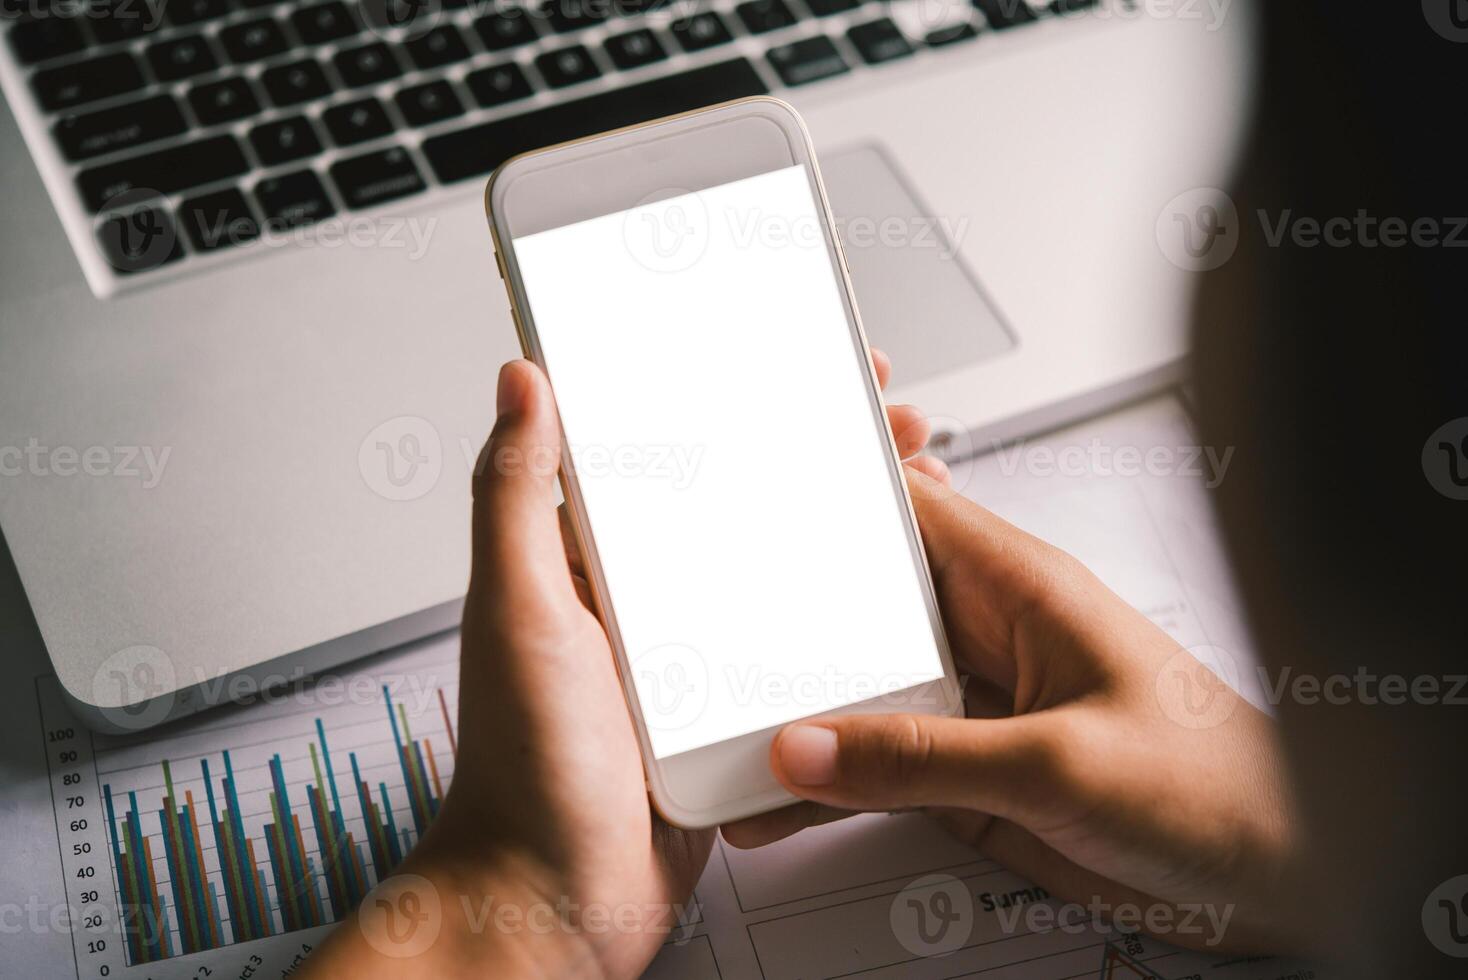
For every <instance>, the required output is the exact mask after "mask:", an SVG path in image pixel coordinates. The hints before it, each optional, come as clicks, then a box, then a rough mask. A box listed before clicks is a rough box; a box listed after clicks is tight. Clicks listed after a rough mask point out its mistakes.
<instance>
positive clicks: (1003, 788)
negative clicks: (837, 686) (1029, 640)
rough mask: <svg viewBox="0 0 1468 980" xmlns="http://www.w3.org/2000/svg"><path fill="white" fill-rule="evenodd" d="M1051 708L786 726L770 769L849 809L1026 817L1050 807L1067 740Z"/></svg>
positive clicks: (811, 796)
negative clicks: (986, 716)
mask: <svg viewBox="0 0 1468 980" xmlns="http://www.w3.org/2000/svg"><path fill="white" fill-rule="evenodd" d="M1050 714H1052V713H1040V714H1033V715H1024V716H1021V717H1016V718H1005V719H1002V720H976V719H966V718H942V717H938V716H934V715H853V716H850V717H845V718H827V719H823V720H821V721H819V722H802V723H797V724H794V725H789V726H787V727H786V728H784V729H783V730H782V731H781V732H780V733H779V734H778V735H777V736H776V737H775V741H774V744H773V745H771V747H770V761H771V768H772V770H773V771H774V774H775V776H776V778H777V779H779V780H780V782H781V783H782V784H783V785H784V786H785V787H786V788H787V789H789V790H790V791H791V792H792V793H795V794H796V795H798V796H800V797H802V798H804V799H807V800H811V801H813V802H816V803H822V804H825V805H827V806H831V807H837V808H841V809H846V810H895V809H901V808H905V807H929V806H946V807H962V808H964V809H970V810H979V811H982V812H984V813H990V814H994V815H996V816H1000V817H1005V818H1008V819H1014V820H1020V821H1023V820H1025V819H1026V818H1028V817H1031V816H1032V815H1034V814H1035V813H1036V812H1038V811H1041V810H1043V809H1044V808H1045V803H1046V801H1047V800H1048V799H1050V798H1051V797H1053V796H1054V794H1055V792H1056V787H1057V784H1063V777H1062V775H1061V774H1060V773H1059V772H1058V770H1059V762H1060V759H1061V754H1060V749H1059V747H1058V745H1057V744H1056V742H1055V739H1054V738H1053V737H1052V735H1051V734H1050V727H1049V726H1048V725H1047V723H1046V722H1047V718H1048V717H1049V715H1050Z"/></svg>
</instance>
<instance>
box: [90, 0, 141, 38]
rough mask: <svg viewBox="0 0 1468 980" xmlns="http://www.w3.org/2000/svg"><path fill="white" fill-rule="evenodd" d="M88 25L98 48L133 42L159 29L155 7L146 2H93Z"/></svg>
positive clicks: (105, 0) (95, 0) (113, 0)
mask: <svg viewBox="0 0 1468 980" xmlns="http://www.w3.org/2000/svg"><path fill="white" fill-rule="evenodd" d="M87 24H88V25H89V26H90V27H91V28H92V36H93V37H95V38H96V39H97V43H98V44H112V43H113V42H114V41H134V40H137V39H138V38H140V37H142V36H143V35H144V34H147V33H149V32H150V31H155V30H157V29H158V19H157V14H156V7H151V6H149V5H148V4H147V3H145V2H144V0H93V2H92V3H90V4H88V5H87Z"/></svg>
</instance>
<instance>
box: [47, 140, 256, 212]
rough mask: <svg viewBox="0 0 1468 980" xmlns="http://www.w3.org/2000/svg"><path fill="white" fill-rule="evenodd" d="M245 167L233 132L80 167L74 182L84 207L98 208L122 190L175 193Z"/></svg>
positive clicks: (239, 172)
mask: <svg viewBox="0 0 1468 980" xmlns="http://www.w3.org/2000/svg"><path fill="white" fill-rule="evenodd" d="M249 169H250V165H249V163H248V162H247V161H246V160H245V154H244V152H243V151H242V150H241V149H240V145H239V143H238V142H236V140H235V138H234V137H233V136H213V137H210V138H209V139H204V140H198V141H197V142H194V143H185V144H183V145H182V146H171V147H169V148H168V149H166V150H159V151H158V152H156V153H147V154H144V155H142V156H136V157H132V158H130V159H127V160H119V161H117V162H116V163H108V164H104V165H102V166H100V167H93V168H92V169H91V170H83V171H82V172H81V173H80V174H78V175H77V179H76V182H77V187H78V189H80V191H81V194H82V200H84V201H85V202H86V204H87V207H89V208H91V209H92V210H93V211H98V210H101V208H102V205H103V204H105V203H107V201H109V200H110V199H112V198H113V197H116V196H117V195H118V194H121V193H122V192H123V191H129V190H134V189H147V190H153V191H157V192H158V193H160V194H177V193H178V192H179V191H186V190H188V189H189V188H190V187H198V186H200V185H202V184H210V183H213V182H214V181H218V180H226V179H228V178H230V177H238V176H239V175H240V174H242V173H244V172H245V171H246V170H249Z"/></svg>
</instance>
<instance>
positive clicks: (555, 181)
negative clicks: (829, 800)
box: [485, 96, 963, 828]
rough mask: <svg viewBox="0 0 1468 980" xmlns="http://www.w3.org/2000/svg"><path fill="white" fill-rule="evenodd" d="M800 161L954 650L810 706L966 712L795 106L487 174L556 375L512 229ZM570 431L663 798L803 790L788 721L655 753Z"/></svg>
mask: <svg viewBox="0 0 1468 980" xmlns="http://www.w3.org/2000/svg"><path fill="white" fill-rule="evenodd" d="M793 164H802V165H804V166H805V168H806V172H807V174H808V175H809V177H810V180H811V191H812V194H813V196H814V197H815V199H816V201H817V202H818V205H819V207H818V214H819V217H820V221H821V226H822V233H823V235H824V238H825V241H826V247H827V253H828V254H829V255H830V257H831V262H832V267H833V270H834V271H835V273H836V276H837V280H838V282H839V283H840V285H841V287H842V288H841V290H840V292H841V297H842V303H843V306H844V307H845V311H846V319H847V323H848V325H849V326H850V328H851V332H852V340H853V343H855V344H857V345H858V349H859V350H860V351H861V352H862V353H863V354H864V355H865V356H863V357H860V358H858V361H859V362H860V363H861V364H862V365H863V370H864V372H865V377H866V380H867V387H868V389H869V392H870V402H871V407H872V411H873V415H874V418H875V420H876V421H877V424H878V425H879V426H880V428H881V430H882V431H883V432H884V433H885V434H886V439H887V450H888V452H887V455H888V462H889V466H888V468H889V471H890V476H891V479H892V485H893V487H894V491H895V492H896V493H897V494H898V495H899V496H900V498H901V500H902V503H903V508H902V513H903V516H904V524H905V530H906V534H907V538H908V542H909V546H910V548H911V550H912V554H913V557H914V567H915V570H916V571H917V573H918V575H919V578H920V585H921V588H922V592H923V597H924V601H925V603H926V605H927V609H928V616H929V620H930V622H931V623H932V627H933V634H934V639H935V641H936V643H937V646H938V650H939V654H940V656H941V658H942V662H943V676H942V677H941V678H939V679H937V680H934V681H929V682H927V683H924V684H919V685H917V686H915V687H910V688H907V689H905V690H902V691H898V692H894V693H892V694H887V695H884V696H881V697H877V698H873V699H870V700H867V701H861V702H858V703H855V704H850V705H845V706H843V707H841V708H838V709H835V710H833V711H828V712H822V713H820V714H817V715H814V716H812V717H817V718H819V717H829V716H833V715H843V714H870V713H890V712H893V711H897V710H901V711H905V712H908V713H920V714H935V715H945V716H953V715H957V714H961V713H962V709H963V702H962V693H961V691H960V688H959V684H958V681H957V676H956V673H955V671H954V667H953V658H952V654H951V653H950V651H949V646H948V640H947V636H946V634H945V633H944V630H943V623H942V618H941V616H940V614H939V611H938V604H937V597H936V594H935V592H934V588H933V581H932V575H931V572H930V570H929V567H928V561H927V555H926V552H925V551H924V550H923V545H922V538H921V536H920V534H919V532H918V528H917V518H916V516H915V514H914V512H913V508H912V500H911V498H910V497H909V495H908V491H907V482H906V479H905V478H904V476H903V472H902V465H901V461H900V458H899V456H898V454H897V448H896V442H895V440H894V438H893V434H892V431H891V427H890V426H889V424H888V422H887V415H886V411H885V408H884V406H883V404H882V400H881V393H880V390H879V388H878V385H877V380H876V370H875V368H874V367H873V366H872V362H871V355H870V353H869V348H868V346H867V341H866V334H865V332H864V331H863V330H862V326H861V319H860V315H859V314H858V312H857V309H856V302H855V297H854V295H853V292H852V288H851V282H850V279H849V276H848V273H847V269H846V261H845V257H844V255H843V253H842V251H841V245H840V241H839V239H838V238H837V237H836V235H835V234H834V231H833V228H834V223H833V221H832V218H831V213H830V206H829V204H828V202H827V200H826V192H825V188H824V186H823V185H822V183H821V179H820V173H819V171H818V169H817V166H816V159H815V151H814V148H813V147H812V145H811V141H810V137H809V134H808V133H807V132H806V129H805V125H804V123H803V122H802V121H801V119H800V117H799V115H798V114H797V113H796V112H795V110H794V109H793V108H791V107H790V106H789V105H788V104H786V103H784V102H782V101H780V100H778V99H774V98H770V97H768V96H757V97H754V98H749V99H741V100H738V101H735V102H727V103H723V104H721V105H716V106H711V107H709V108H707V109H701V110H697V111H695V112H689V113H683V114H681V115H677V116H671V117H668V118H666V119H658V120H653V121H651V122H648V123H644V124H641V125H638V126H632V127H628V128H625V129H619V130H614V131H612V132H609V133H604V134H601V135H598V136H592V137H588V138H586V139H582V140H576V141H573V142H569V143H563V144H559V145H557V146H552V147H547V148H545V149H542V150H536V151H534V152H532V153H526V154H522V155H520V156H517V157H514V158H512V159H510V160H508V161H507V162H505V163H504V164H503V165H502V166H501V167H499V169H497V170H496V171H495V172H494V173H493V174H491V175H490V177H489V181H488V183H487V184H486V186H485V211H486V214H487V216H488V218H489V225H490V231H491V233H492V235H493V238H494V243H495V261H496V263H497V265H498V267H499V272H500V275H501V277H502V278H503V279H504V280H505V287H506V289H507V291H508V292H509V295H510V307H511V312H512V313H513V314H514V320H515V327H516V330H517V332H518V333H519V337H520V344H521V347H522V349H523V350H524V352H525V356H526V357H527V358H529V359H530V360H532V361H534V362H535V363H536V364H538V365H539V366H540V367H541V368H542V370H546V372H547V375H549V374H550V371H549V368H548V366H547V364H546V362H545V358H544V355H543V353H542V350H541V347H540V344H539V340H538V337H537V335H536V332H535V323H534V318H533V317H532V316H531V315H530V306H529V301H528V298H527V297H526V295H525V291H524V285H523V282H522V280H521V277H520V272H519V268H518V266H517V264H516V261H515V254H514V249H513V244H512V243H513V242H514V240H515V239H516V238H518V237H523V236H525V235H528V234H534V233H535V232H538V231H545V230H547V229H550V228H556V227H560V226H562V225H567V224H571V223H572V222H575V221H581V220H586V219H588V218H593V217H598V216H601V215H605V214H612V213H616V212H618V211H624V210H627V209H629V208H632V207H635V206H638V205H644V204H649V203H653V202H654V201H657V200H659V199H666V198H669V197H674V196H677V195H678V194H681V193H687V192H692V191H698V190H702V189H705V188H709V187H715V186H718V185H721V184H725V183H729V182H731V181H734V180H738V179H741V178H743V177H752V176H756V175H758V174H762V173H768V172H770V171H772V170H777V169H781V168H784V167H789V166H791V165H793ZM561 442H562V460H561V485H562V488H563V491H564V493H565V497H566V501H567V503H568V505H569V509H570V511H571V513H572V515H573V517H574V520H573V525H574V527H575V531H576V537H577V543H578V545H579V547H580V549H581V553H582V555H583V557H584V559H585V563H586V568H587V575H588V578H589V579H590V582H591V586H592V592H593V594H594V596H595V601H596V604H597V611H598V613H599V614H600V615H601V618H602V622H603V624H604V625H605V626H606V629H607V633H608V636H609V638H610V641H611V646H612V649H613V651H614V653H615V656H616V661H617V671H618V674H619V675H620V677H621V680H622V687H623V692H624V694H625V696H626V698H627V703H628V706H629V708H630V709H631V715H632V718H633V723H634V727H635V728H636V730H637V739H638V743H639V745H640V747H641V750H642V759H643V767H644V770H645V771H646V774H647V784H648V790H649V793H650V795H651V797H652V801H653V804H654V806H656V808H657V810H658V812H660V813H661V814H662V815H663V817H664V818H665V819H667V820H668V821H669V822H670V823H672V824H675V825H677V826H680V827H688V828H702V827H710V826H716V825H718V824H723V823H728V822H729V821H732V820H737V819H740V818H742V817H746V816H751V815H753V814H756V813H762V812H764V811H767V810H772V809H776V808H778V807H780V806H782V805H784V804H787V803H790V802H793V801H794V800H795V799H796V798H795V797H794V796H792V795H791V794H790V793H789V792H788V791H786V790H785V789H784V787H782V786H780V784H779V783H778V782H776V781H775V779H774V777H773V775H772V774H771V772H770V768H769V753H770V745H771V743H772V741H773V739H774V736H775V733H776V732H777V731H778V730H779V728H780V727H783V726H777V727H774V728H769V729H765V730H762V731H757V732H752V733H750V734H747V735H742V736H738V737H735V738H732V739H728V740H726V741H723V742H717V743H714V744H712V745H708V746H704V747H702V748H699V749H692V750H689V751H687V752H681V753H678V754H676V755H672V756H667V757H665V758H662V759H659V758H657V756H656V755H654V753H653V751H652V743H651V739H650V738H649V735H648V732H647V726H646V722H645V720H644V717H643V713H642V709H641V706H640V704H639V702H638V695H637V689H636V685H635V683H634V682H633V679H632V675H631V670H630V667H629V663H628V658H627V653H626V650H625V648H624V646H623V643H622V639H621V634H620V631H619V630H618V628H617V621H616V613H615V610H614V608H613V604H612V602H611V598H610V596H609V594H608V590H607V586H606V582H605V580H604V578H603V575H602V568H601V563H600V560H599V558H598V556H597V552H596V547H595V540H594V536H593V535H592V533H591V529H590V527H589V526H588V524H587V518H586V509H585V506H584V503H583V500H582V497H581V491H580V487H579V484H578V483H577V480H576V473H575V469H574V466H573V461H572V459H571V455H570V452H569V450H568V449H567V448H566V446H567V441H566V439H565V434H564V431H563V432H562V440H561Z"/></svg>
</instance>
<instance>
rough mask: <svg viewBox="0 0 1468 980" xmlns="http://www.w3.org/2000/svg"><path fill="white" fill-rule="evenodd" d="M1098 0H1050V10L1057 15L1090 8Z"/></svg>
mask: <svg viewBox="0 0 1468 980" xmlns="http://www.w3.org/2000/svg"><path fill="white" fill-rule="evenodd" d="M1097 2H1098V0H1050V12H1051V13H1052V14H1056V15H1057V16H1060V15H1064V14H1074V13H1078V12H1080V11H1082V10H1090V9H1091V8H1092V7H1094V6H1096V4H1097Z"/></svg>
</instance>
